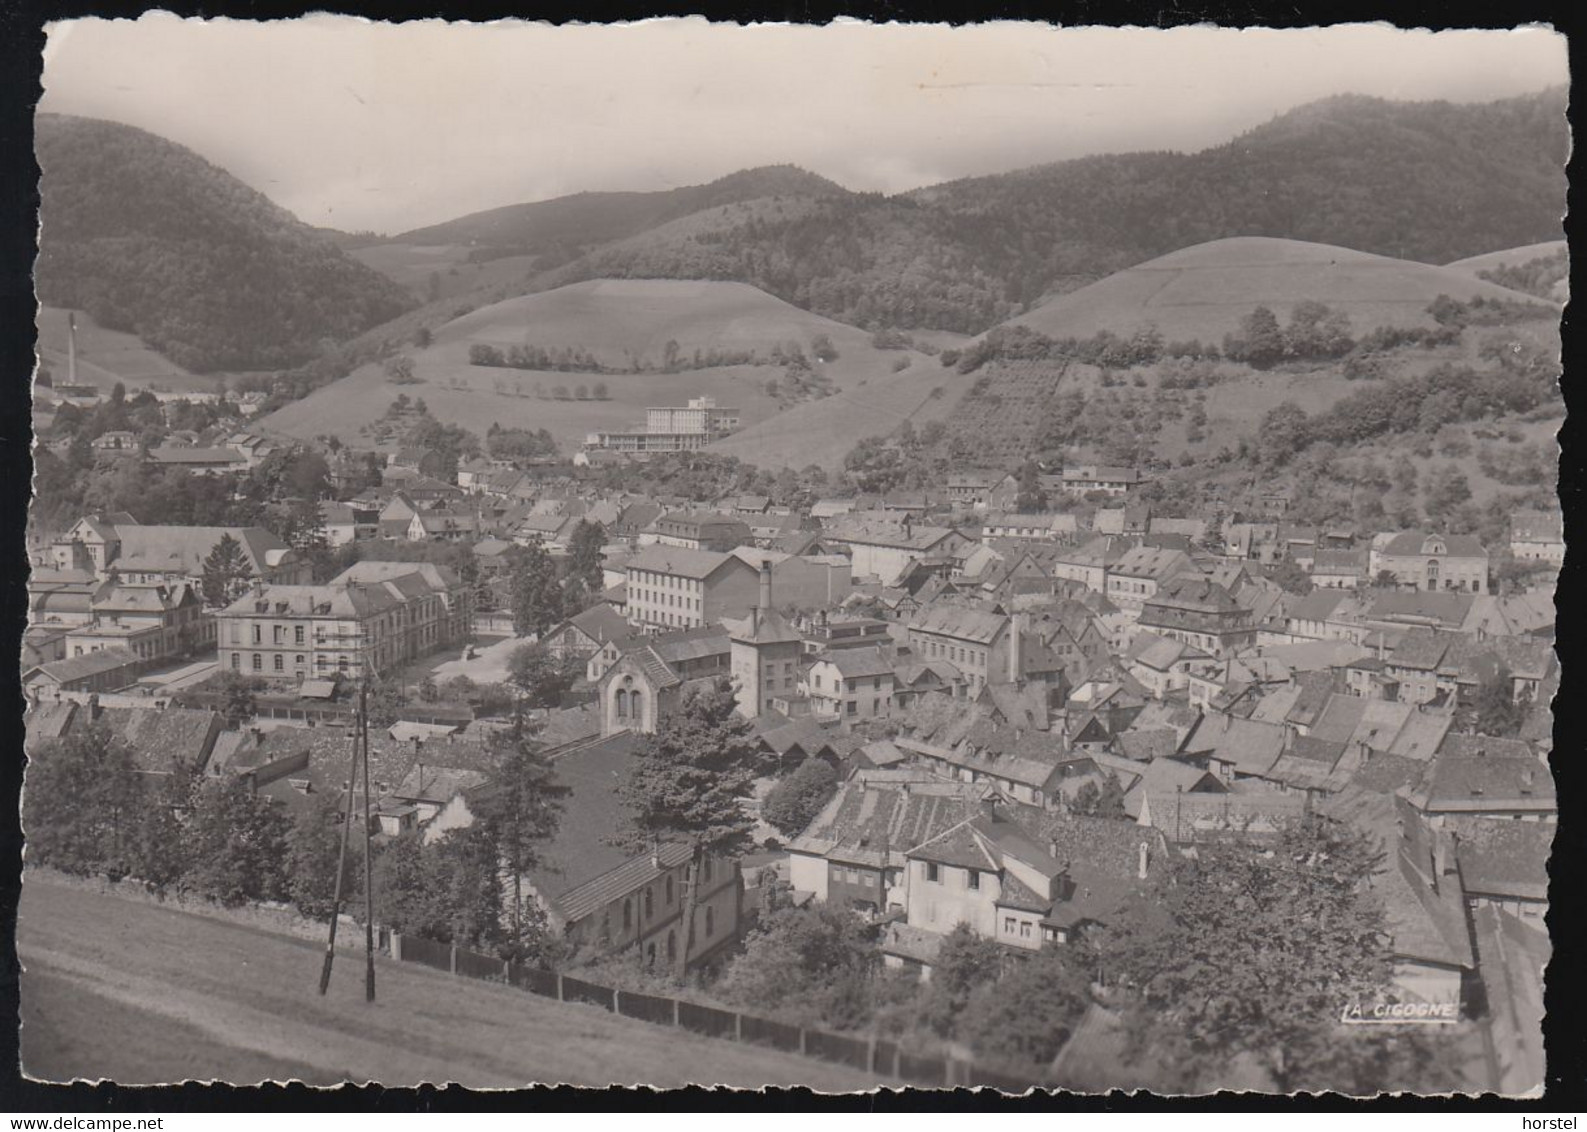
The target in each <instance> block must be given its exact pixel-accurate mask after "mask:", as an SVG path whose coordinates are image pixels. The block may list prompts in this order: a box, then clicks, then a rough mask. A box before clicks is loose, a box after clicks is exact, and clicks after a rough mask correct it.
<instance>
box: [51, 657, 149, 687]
mask: <svg viewBox="0 0 1587 1132" xmlns="http://www.w3.org/2000/svg"><path fill="white" fill-rule="evenodd" d="M137 663H138V658H137V657H136V656H134V655H133V654H132V653H131V652H130V651H128V650H127V649H101V650H99V651H98V652H90V653H84V654H83V655H82V656H73V657H67V658H66V659H65V660H52V661H49V662H48V663H46V664H41V665H39V666H38V667H37V668H34V669H32V670H31V672H37V673H42V674H43V675H45V676H48V677H50V678H51V679H53V680H55V681H57V682H59V683H62V684H66V683H69V682H71V681H73V680H81V679H84V678H86V677H89V676H97V675H99V674H100V673H102V672H114V671H115V670H116V669H118V668H124V667H128V666H131V665H134V664H137ZM23 675H24V676H26V675H29V673H23Z"/></svg>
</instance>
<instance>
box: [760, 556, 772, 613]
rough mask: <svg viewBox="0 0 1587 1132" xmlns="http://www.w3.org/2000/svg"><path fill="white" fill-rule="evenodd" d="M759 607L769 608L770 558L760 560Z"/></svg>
mask: <svg viewBox="0 0 1587 1132" xmlns="http://www.w3.org/2000/svg"><path fill="white" fill-rule="evenodd" d="M760 608H762V609H770V608H771V559H769V558H762V559H761V560H760Z"/></svg>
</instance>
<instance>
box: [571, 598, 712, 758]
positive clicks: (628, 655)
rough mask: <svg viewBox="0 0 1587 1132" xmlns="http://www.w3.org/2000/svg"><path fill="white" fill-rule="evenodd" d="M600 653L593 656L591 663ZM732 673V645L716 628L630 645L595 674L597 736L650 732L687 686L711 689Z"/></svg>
mask: <svg viewBox="0 0 1587 1132" xmlns="http://www.w3.org/2000/svg"><path fill="white" fill-rule="evenodd" d="M607 647H610V645H608V646H607ZM600 656H601V653H596V654H594V655H593V656H592V658H591V662H590V663H591V664H592V665H593V664H594V663H595V660H596V658H599V657H600ZM731 672H732V643H731V641H730V640H729V637H728V633H727V631H726V630H724V629H722V628H720V627H719V626H715V625H713V626H709V627H705V628H699V629H690V630H684V631H680V632H673V633H666V634H663V635H661V636H656V637H650V638H647V639H645V640H643V641H642V642H640V643H637V644H634V645H632V646H631V647H629V648H628V649H627V650H625V651H624V652H622V654H621V655H620V656H619V657H618V658H617V660H616V661H614V662H612V663H611V664H610V665H609V666H608V667H607V668H606V670H605V671H604V672H603V673H602V674H601V675H600V677H599V678H598V682H597V684H596V701H597V702H598V703H599V704H600V705H601V734H602V735H615V734H617V733H618V732H620V731H632V732H635V733H638V734H644V735H649V734H653V733H654V732H655V730H656V728H657V726H658V725H659V724H660V722H661V720H662V718H663V717H665V716H666V715H668V714H670V713H671V712H672V711H673V709H674V708H676V707H677V705H678V703H679V701H680V699H681V698H682V696H683V695H684V693H685V692H686V691H687V690H688V689H689V688H691V687H698V686H706V687H711V688H714V687H716V685H717V684H718V683H720V682H721V681H722V680H724V679H727V678H728V677H729V675H730V673H731Z"/></svg>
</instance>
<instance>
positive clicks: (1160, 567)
mask: <svg viewBox="0 0 1587 1132" xmlns="http://www.w3.org/2000/svg"><path fill="white" fill-rule="evenodd" d="M1194 570H1195V564H1194V563H1193V562H1191V560H1190V556H1189V555H1188V554H1186V553H1185V552H1184V551H1182V550H1161V549H1158V548H1156V547H1151V546H1137V547H1133V548H1131V549H1129V550H1127V551H1125V552H1124V554H1123V555H1122V556H1120V558H1119V559H1118V561H1117V562H1115V563H1114V564H1113V565H1112V566H1111V567H1109V568H1108V571H1107V595H1108V600H1109V601H1111V602H1112V603H1113V604H1114V605H1115V606H1117V607H1118V608H1119V609H1120V610H1122V611H1123V612H1125V613H1129V614H1137V615H1138V614H1140V612H1141V611H1142V610H1143V609H1144V608H1145V605H1146V603H1147V602H1148V601H1149V600H1151V598H1152V597H1153V596H1154V595H1156V593H1157V591H1158V588H1159V587H1160V586H1161V585H1162V584H1163V583H1164V582H1166V581H1168V579H1170V578H1174V577H1177V576H1178V575H1180V574H1185V573H1189V572H1193V571H1194Z"/></svg>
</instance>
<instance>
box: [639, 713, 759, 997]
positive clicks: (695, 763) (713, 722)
mask: <svg viewBox="0 0 1587 1132" xmlns="http://www.w3.org/2000/svg"><path fill="white" fill-rule="evenodd" d="M765 761H766V760H765V757H764V756H763V755H762V753H761V750H760V745H759V743H758V742H757V741H756V738H755V732H754V729H753V728H752V727H751V726H750V723H749V721H748V720H747V719H745V718H744V717H743V716H741V715H738V714H737V713H736V712H735V711H734V701H733V693H732V691H731V690H730V689H729V688H727V687H726V685H725V684H724V685H722V686H719V687H716V688H713V689H697V690H695V691H692V692H690V693H688V694H687V695H686V696H685V698H684V700H683V702H682V704H680V705H679V707H678V709H677V710H675V711H673V712H672V713H671V714H669V715H667V716H666V717H664V718H663V719H662V721H661V724H660V726H659V727H658V728H657V729H656V732H655V734H653V735H651V736H650V737H649V738H648V739H647V740H646V742H645V744H644V746H643V747H642V748H641V749H640V751H639V754H638V757H636V758H635V759H634V761H633V764H632V765H631V766H630V768H629V771H628V776H627V777H626V778H625V779H624V780H623V781H622V783H621V784H620V785H619V787H618V796H619V797H620V798H621V799H622V802H623V805H624V807H625V808H626V810H627V812H628V822H627V825H626V827H625V829H624V831H623V833H622V834H621V835H620V840H621V841H622V843H623V845H624V846H625V847H626V848H628V849H629V850H630V851H632V852H636V853H641V852H648V851H651V850H653V849H655V848H656V847H657V846H659V845H661V844H663V843H667V842H681V843H683V844H684V845H687V846H688V847H689V860H690V867H689V870H688V874H687V875H686V877H685V878H684V886H683V894H684V897H683V948H682V950H681V951H680V952H679V953H678V955H677V965H678V966H677V973H678V977H679V978H682V977H683V975H684V973H685V972H686V971H687V970H688V962H689V953H690V951H691V950H692V949H693V946H694V910H695V906H696V904H697V903H698V900H699V886H700V876H701V871H702V869H703V867H704V864H705V859H706V858H707V857H711V858H713V859H719V860H725V859H731V858H733V857H735V856H738V855H740V854H742V853H743V852H745V851H746V850H747V849H749V848H750V846H751V845H752V841H751V838H750V831H751V830H752V829H753V827H754V823H753V822H752V821H751V819H750V817H749V814H748V812H747V811H746V809H745V801H746V800H747V799H748V798H749V797H750V796H751V794H752V793H753V792H754V782H755V778H756V776H757V775H759V774H760V773H761V772H762V771H763V770H764V769H765Z"/></svg>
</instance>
